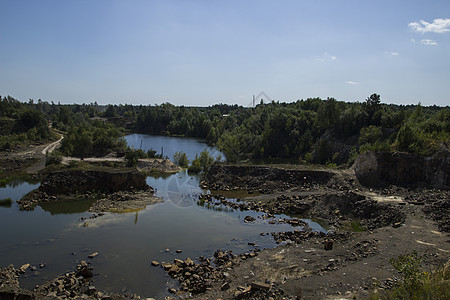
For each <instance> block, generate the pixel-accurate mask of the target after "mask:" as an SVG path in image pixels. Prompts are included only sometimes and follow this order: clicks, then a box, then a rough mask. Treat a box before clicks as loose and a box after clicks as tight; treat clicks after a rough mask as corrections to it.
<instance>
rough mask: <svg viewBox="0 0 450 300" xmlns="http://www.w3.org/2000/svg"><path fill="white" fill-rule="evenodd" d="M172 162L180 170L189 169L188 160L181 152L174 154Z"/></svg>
mask: <svg viewBox="0 0 450 300" xmlns="http://www.w3.org/2000/svg"><path fill="white" fill-rule="evenodd" d="M173 162H174V163H175V164H176V165H178V166H180V167H182V168H187V167H189V159H188V158H187V155H186V153H184V152H182V151H180V152H175V154H174V155H173Z"/></svg>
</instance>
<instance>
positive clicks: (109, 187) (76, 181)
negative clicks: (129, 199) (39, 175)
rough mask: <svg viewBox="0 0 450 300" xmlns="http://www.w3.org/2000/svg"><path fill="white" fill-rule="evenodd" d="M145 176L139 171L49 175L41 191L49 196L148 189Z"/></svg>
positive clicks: (77, 172)
mask: <svg viewBox="0 0 450 300" xmlns="http://www.w3.org/2000/svg"><path fill="white" fill-rule="evenodd" d="M145 177H146V176H145V175H144V174H142V173H140V172H137V171H124V172H107V171H80V170H68V171H58V172H54V173H51V174H49V175H48V176H47V177H46V178H45V179H44V180H43V181H42V184H41V186H40V187H39V190H40V191H42V192H45V193H47V194H48V195H58V194H73V193H84V192H89V191H100V192H107V193H113V192H117V191H123V190H129V189H133V188H134V189H139V190H144V189H146V188H147V187H148V186H147V183H146V182H145Z"/></svg>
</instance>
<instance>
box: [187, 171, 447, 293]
mask: <svg viewBox="0 0 450 300" xmlns="http://www.w3.org/2000/svg"><path fill="white" fill-rule="evenodd" d="M283 170H284V169H283V168H281V169H279V168H277V169H276V170H274V169H273V168H270V167H261V168H260V169H259V170H258V168H257V167H251V168H250V169H249V170H245V168H242V169H241V168H240V167H231V168H227V167H225V168H222V169H221V168H219V169H218V170H216V171H215V173H212V175H211V176H210V177H209V178H208V179H207V181H206V182H204V183H203V184H204V186H205V187H211V186H212V187H213V188H214V189H215V190H225V191H226V190H234V189H236V187H237V188H238V189H244V190H248V191H250V192H252V193H261V194H258V195H257V196H253V197H249V198H243V199H240V201H236V202H234V201H230V202H229V201H226V200H225V199H224V198H223V197H221V196H216V197H211V196H203V197H202V198H203V201H211V203H216V204H217V205H226V206H230V207H233V208H235V209H241V210H243V211H245V210H248V209H251V210H256V211H261V212H265V213H266V216H267V217H273V216H274V215H275V214H280V213H282V214H287V215H296V216H302V217H305V218H313V219H314V218H316V219H321V220H322V222H325V223H326V224H327V226H328V234H326V235H325V234H319V233H314V232H311V231H309V230H307V231H300V230H293V231H291V232H284V233H272V236H273V238H274V239H275V240H276V241H277V242H279V243H280V244H282V245H281V246H279V247H277V248H275V249H264V250H262V251H259V252H257V255H256V256H255V257H253V258H249V259H245V260H242V261H240V262H239V263H237V264H233V265H231V266H229V268H227V269H226V273H227V276H225V277H223V276H222V277H221V278H220V279H219V280H216V281H214V282H213V283H212V284H211V286H210V287H209V289H207V291H206V292H205V293H203V294H198V295H196V296H195V298H198V299H219V298H220V299H237V298H241V299H244V298H245V299H261V298H269V297H272V298H273V299H277V298H286V299H291V298H297V299H325V298H329V299H337V298H344V299H351V298H354V297H356V298H364V297H367V296H368V295H369V294H370V293H371V292H373V291H374V290H376V289H378V290H384V289H389V288H390V287H392V285H393V284H395V283H396V282H398V281H399V280H400V278H401V274H399V273H398V272H397V271H396V270H395V269H394V268H393V267H392V265H391V264H390V262H389V261H390V259H396V258H397V257H398V256H399V255H403V254H407V253H411V252H412V251H417V253H419V254H420V255H425V256H426V261H425V262H424V269H425V270H432V269H433V268H434V267H436V266H442V265H444V264H445V263H448V262H449V259H450V244H449V242H450V239H449V237H450V236H449V227H448V225H449V216H450V191H449V190H442V189H425V188H413V187H398V186H385V187H382V188H378V189H369V188H365V187H363V186H361V185H360V184H359V183H358V182H357V180H355V179H354V177H353V176H352V174H351V172H349V171H344V172H340V171H329V172H328V173H329V174H328V175H324V174H323V171H320V172H319V173H318V174H315V173H314V172H312V173H311V170H301V169H297V170H295V169H291V170H285V172H283ZM277 177H279V178H281V182H277V180H276V178H277ZM258 181H259V182H260V184H259V185H257V184H255V183H256V182H258ZM216 198H217V199H216ZM208 199H209V200H208ZM259 283H264V284H265V287H264V288H261V287H259V286H258V284H259Z"/></svg>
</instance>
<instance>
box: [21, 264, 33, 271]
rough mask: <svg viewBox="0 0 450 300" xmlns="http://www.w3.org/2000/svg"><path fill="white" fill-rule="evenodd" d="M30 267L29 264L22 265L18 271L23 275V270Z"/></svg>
mask: <svg viewBox="0 0 450 300" xmlns="http://www.w3.org/2000/svg"><path fill="white" fill-rule="evenodd" d="M29 267H30V264H24V265H22V266H21V267H20V268H19V269H20V272H21V273H25V270H26V269H28V268H29Z"/></svg>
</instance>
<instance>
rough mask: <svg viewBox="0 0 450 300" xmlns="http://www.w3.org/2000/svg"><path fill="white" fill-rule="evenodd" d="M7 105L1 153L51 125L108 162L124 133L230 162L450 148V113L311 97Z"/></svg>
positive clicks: (342, 159) (333, 160) (334, 159)
mask: <svg viewBox="0 0 450 300" xmlns="http://www.w3.org/2000/svg"><path fill="white" fill-rule="evenodd" d="M0 99H1V101H0V122H1V123H0V130H1V138H0V150H8V149H13V148H14V147H16V146H18V145H20V144H21V143H26V142H39V141H41V140H45V139H48V138H50V130H49V128H48V127H49V126H48V124H52V127H53V128H54V129H56V130H59V131H61V132H64V133H65V137H66V138H65V139H64V140H63V143H62V147H61V152H62V153H63V154H65V155H73V156H79V157H83V156H88V155H95V156H101V155H104V154H106V153H108V152H110V151H118V150H124V148H125V147H126V145H125V143H124V141H123V139H122V138H121V137H122V136H123V135H124V134H125V133H130V132H136V133H148V134H163V135H176V136H186V137H196V138H201V139H205V140H206V141H207V143H208V144H210V145H213V146H216V147H218V148H219V149H220V150H221V151H222V152H223V153H224V154H225V156H226V159H227V161H229V162H242V161H252V162H290V163H314V164H322V165H328V166H337V165H351V164H352V162H353V161H354V159H355V158H356V157H357V155H358V154H360V153H362V152H365V151H367V150H374V151H404V152H410V153H416V154H421V155H431V154H433V153H435V152H436V151H438V150H439V148H440V147H442V146H443V147H446V148H448V146H449V144H448V143H449V141H450V108H449V107H448V106H447V107H437V106H429V107H425V106H422V105H421V104H420V103H419V104H417V105H406V106H405V105H395V104H385V103H382V99H381V96H380V95H378V94H372V95H370V96H369V97H367V98H366V99H364V100H362V101H361V102H344V101H338V100H336V99H334V98H328V99H326V100H323V99H320V98H308V99H306V100H298V101H296V102H293V103H284V102H279V101H272V102H270V103H263V102H262V101H261V103H260V104H258V105H256V106H255V107H251V108H247V107H242V106H238V105H226V104H217V105H212V106H209V107H187V106H175V105H172V104H170V103H164V104H161V105H147V106H144V105H140V106H136V105H129V104H125V105H122V104H121V105H107V106H102V105H98V104H97V103H90V104H72V105H61V104H59V103H58V104H55V103H53V102H51V103H48V102H46V101H42V100H38V101H37V102H36V103H35V101H34V100H32V99H30V100H29V101H28V102H20V101H18V100H16V99H14V98H12V97H10V96H7V97H3V98H1V97H0Z"/></svg>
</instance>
